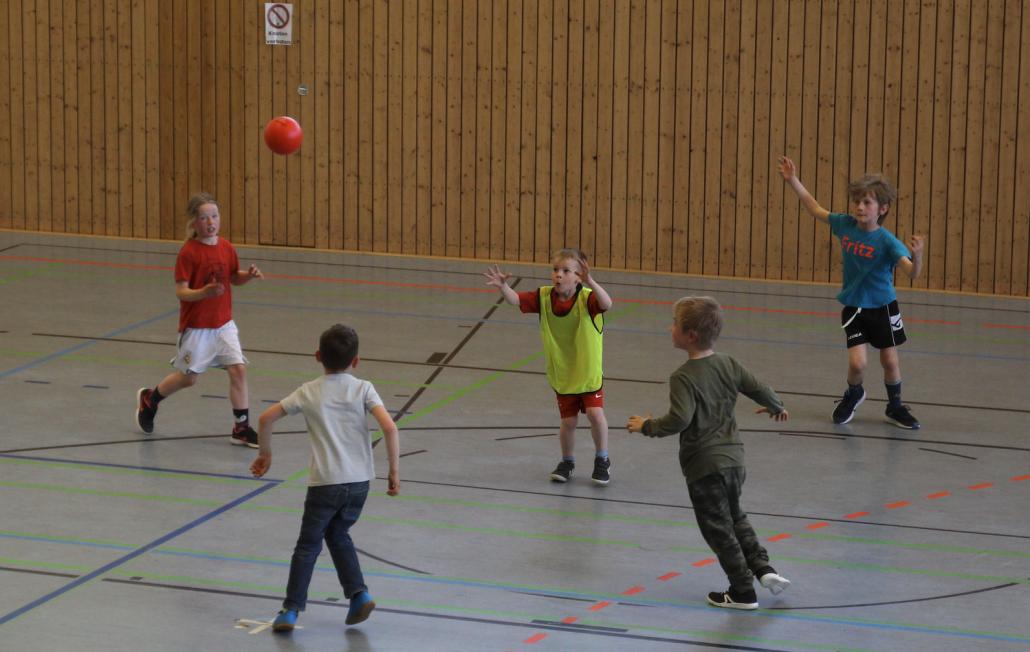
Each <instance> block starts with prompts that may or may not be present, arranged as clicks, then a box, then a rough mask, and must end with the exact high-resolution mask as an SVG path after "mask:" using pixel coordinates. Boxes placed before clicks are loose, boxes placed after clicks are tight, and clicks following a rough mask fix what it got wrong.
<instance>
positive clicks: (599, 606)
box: [587, 600, 611, 611]
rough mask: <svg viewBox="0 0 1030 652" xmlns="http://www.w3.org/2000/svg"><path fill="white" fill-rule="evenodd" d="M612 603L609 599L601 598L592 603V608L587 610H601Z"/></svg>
mask: <svg viewBox="0 0 1030 652" xmlns="http://www.w3.org/2000/svg"><path fill="white" fill-rule="evenodd" d="M610 605H611V602H610V601H608V600H601V601H600V602H598V603H597V604H595V605H591V606H590V608H589V609H587V611H600V610H602V609H604V608H605V607H607V606H610Z"/></svg>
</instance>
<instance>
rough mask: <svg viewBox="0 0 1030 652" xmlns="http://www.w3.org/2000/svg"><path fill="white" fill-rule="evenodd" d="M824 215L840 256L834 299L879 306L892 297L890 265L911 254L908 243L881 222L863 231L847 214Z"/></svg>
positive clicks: (892, 274) (861, 304)
mask: <svg viewBox="0 0 1030 652" xmlns="http://www.w3.org/2000/svg"><path fill="white" fill-rule="evenodd" d="M828 219H829V221H830V230H831V231H832V232H833V235H835V236H837V237H838V238H839V239H840V251H841V257H842V258H843V259H844V279H843V280H844V283H843V287H842V288H841V291H840V293H839V294H838V295H837V300H838V301H840V302H841V303H843V304H844V305H845V306H856V307H858V308H879V307H880V306H885V305H887V304H888V303H890V302H891V301H894V300H895V299H896V298H897V294H896V293H895V292H894V266H895V265H897V263H898V261H899V260H901V259H902V258H905V257H908V258H911V257H912V255H911V254H910V253H909V251H908V247H906V246H905V244H904V243H903V242H902V241H901V240H898V239H897V238H896V237H895V236H894V234H893V233H891V232H890V231H888V230H887V229H885V228H883V227H882V226H881V227H880V228H878V229H876V230H875V231H863V230H862V229H860V228H859V226H858V222H857V221H856V220H855V218H854V217H852V216H851V215H846V214H844V213H830V215H829V217H828Z"/></svg>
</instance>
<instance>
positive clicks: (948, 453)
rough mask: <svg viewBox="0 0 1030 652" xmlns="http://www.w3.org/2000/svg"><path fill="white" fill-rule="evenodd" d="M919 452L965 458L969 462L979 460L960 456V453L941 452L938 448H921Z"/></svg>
mask: <svg viewBox="0 0 1030 652" xmlns="http://www.w3.org/2000/svg"><path fill="white" fill-rule="evenodd" d="M919 450H921V451H926V452H928V453H940V454H941V455H953V456H955V457H964V458H965V459H967V460H975V459H977V458H975V457H972V456H970V455H960V454H959V453H951V452H949V451H939V450H937V449H936V448H922V447H920V448H919Z"/></svg>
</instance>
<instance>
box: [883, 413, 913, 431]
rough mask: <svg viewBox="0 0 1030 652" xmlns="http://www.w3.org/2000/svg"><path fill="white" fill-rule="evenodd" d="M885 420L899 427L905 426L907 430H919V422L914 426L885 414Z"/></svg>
mask: <svg viewBox="0 0 1030 652" xmlns="http://www.w3.org/2000/svg"><path fill="white" fill-rule="evenodd" d="M883 420H884V421H886V422H887V423H893V424H894V425H896V426H897V427H899V428H904V429H905V430H919V424H918V423H917V424H915V425H914V426H910V425H906V424H904V423H902V422H900V421H898V420H897V419H893V418H891V417H888V416H884V417H883Z"/></svg>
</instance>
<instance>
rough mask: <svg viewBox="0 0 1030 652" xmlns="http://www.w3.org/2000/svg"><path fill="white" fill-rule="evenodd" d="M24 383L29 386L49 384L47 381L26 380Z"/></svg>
mask: <svg viewBox="0 0 1030 652" xmlns="http://www.w3.org/2000/svg"><path fill="white" fill-rule="evenodd" d="M25 382H27V383H29V384H30V385H49V384H50V381H49V380H26V381H25Z"/></svg>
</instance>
